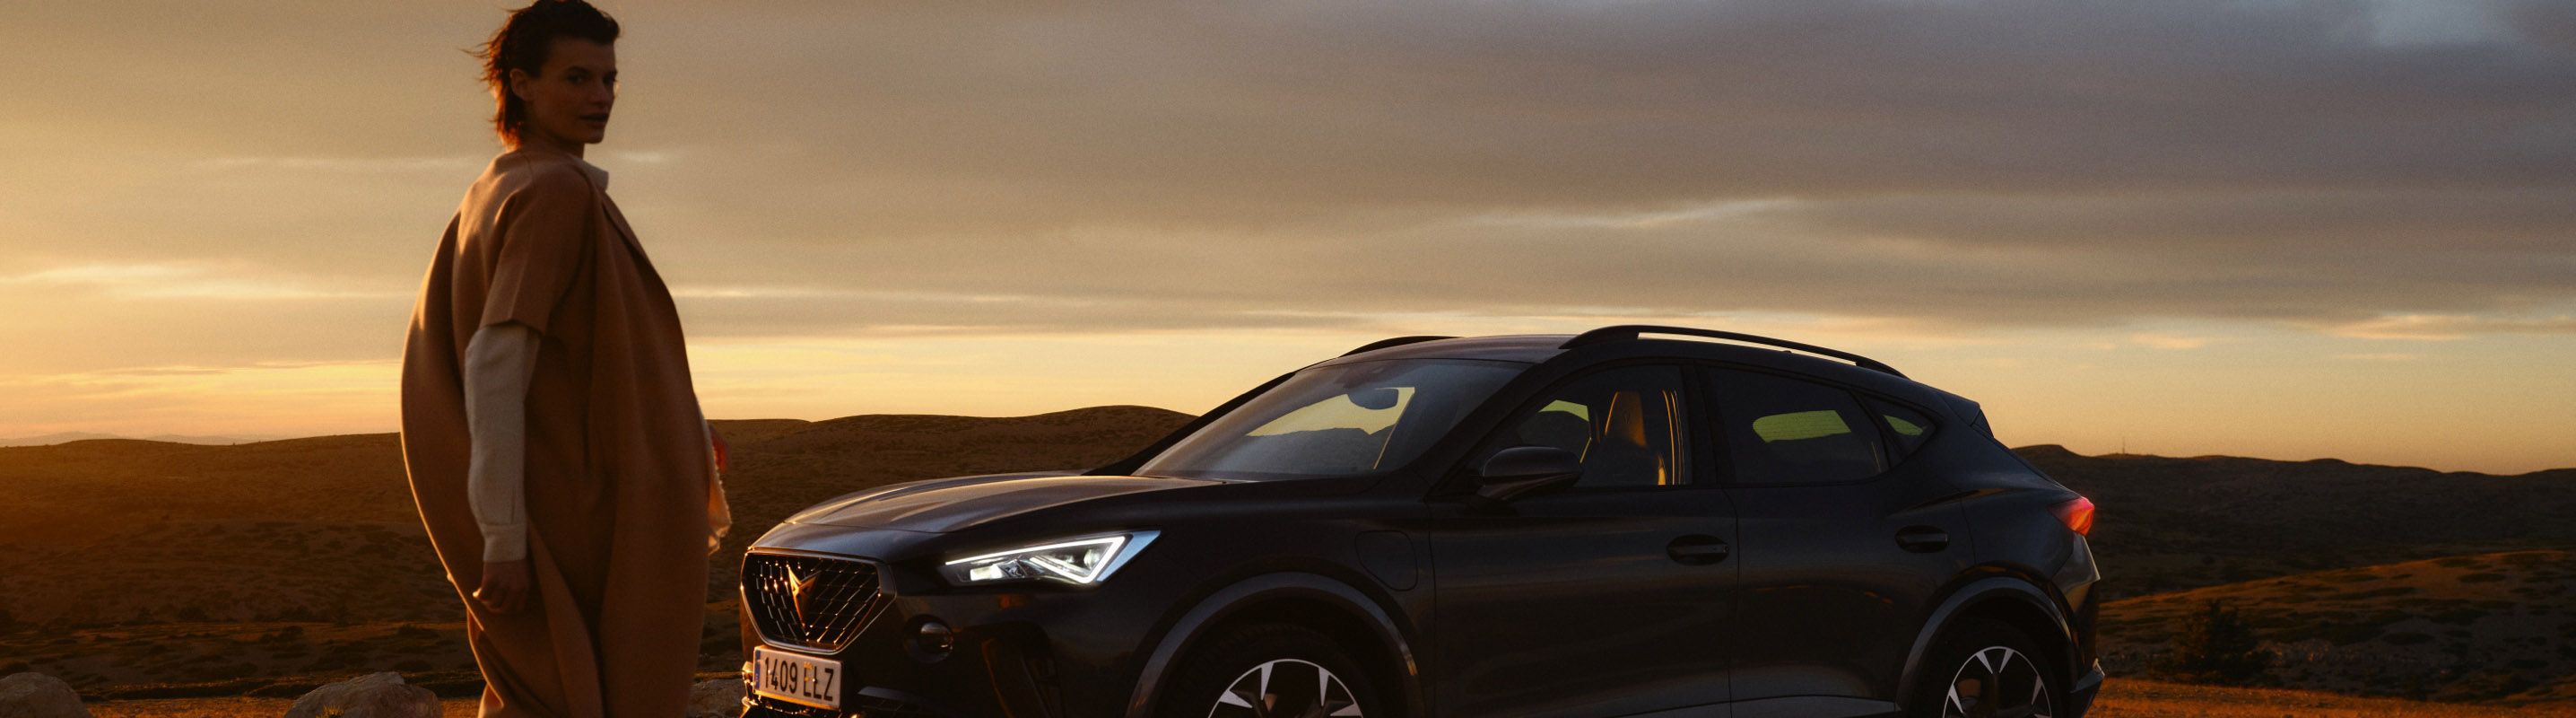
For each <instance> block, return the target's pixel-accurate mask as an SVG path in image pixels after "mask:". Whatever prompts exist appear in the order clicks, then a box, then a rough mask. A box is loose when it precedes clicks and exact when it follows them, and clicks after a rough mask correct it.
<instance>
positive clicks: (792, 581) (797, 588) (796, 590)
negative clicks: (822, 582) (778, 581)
mask: <svg viewBox="0 0 2576 718" xmlns="http://www.w3.org/2000/svg"><path fill="white" fill-rule="evenodd" d="M814 578H822V577H821V576H816V577H814ZM814 583H815V580H814V579H813V578H804V577H801V576H797V575H796V569H793V568H790V569H787V600H788V601H790V602H792V603H794V604H795V605H796V621H797V622H798V623H809V622H810V621H807V620H806V618H805V589H809V588H813V587H814Z"/></svg>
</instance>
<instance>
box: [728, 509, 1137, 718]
mask: <svg viewBox="0 0 2576 718" xmlns="http://www.w3.org/2000/svg"><path fill="white" fill-rule="evenodd" d="M754 550H755V551H759V550H761V549H759V548H755V549H754ZM843 556H844V557H845V558H848V559H852V560H869V559H864V558H861V557H858V556H848V555H843ZM870 562H871V563H874V561H872V560H871V561H870ZM879 565H881V566H883V565H884V564H879ZM883 570H884V571H885V572H886V575H887V578H886V580H884V581H883V582H882V584H881V589H880V590H881V591H882V592H884V594H885V595H886V596H887V597H888V599H889V600H888V602H887V604H886V607H885V609H884V610H883V612H881V613H879V614H877V615H876V616H875V617H874V618H873V619H871V620H869V622H868V623H867V624H866V626H865V627H864V628H862V629H860V630H859V632H858V633H857V634H856V635H855V636H854V637H852V638H851V639H850V641H849V642H848V643H847V644H846V645H843V646H841V647H840V648H839V649H837V650H831V651H822V650H817V649H814V648H808V647H799V646H793V645H788V644H785V643H783V642H779V641H772V640H769V639H767V638H766V637H764V636H762V635H760V632H759V630H758V629H757V624H756V621H754V619H753V617H752V615H751V611H752V610H753V609H752V607H751V605H750V604H751V602H750V601H746V602H745V606H744V608H743V614H742V625H743V629H742V631H743V645H744V646H745V647H746V648H745V652H744V653H745V655H744V657H745V658H746V659H748V658H750V649H749V647H753V646H767V647H769V648H772V649H775V650H783V651H791V652H795V653H800V654H804V655H808V656H816V657H821V658H825V659H829V660H833V661H837V662H839V663H840V665H841V671H842V674H843V676H844V679H843V684H842V690H841V701H840V703H841V707H840V709H839V710H830V709H820V708H812V707H808V706H800V705H796V704H793V703H788V702H785V701H779V700H775V699H769V698H763V697H761V696H759V695H758V694H757V693H752V692H750V691H748V690H747V691H746V692H745V694H746V696H747V698H746V699H745V701H744V704H745V707H746V709H747V710H746V712H745V714H744V715H746V716H788V717H794V718H843V717H844V716H854V715H865V716H869V717H870V718H884V717H887V716H899V717H903V718H929V717H931V716H949V717H965V716H987V715H1010V716H1042V717H1054V716H1095V715H1119V714H1123V713H1124V712H1125V709H1126V705H1127V702H1128V701H1129V699H1130V698H1131V697H1132V694H1133V690H1134V687H1135V685H1136V678H1137V671H1138V670H1140V669H1139V667H1138V666H1139V665H1140V664H1139V663H1138V660H1137V659H1138V658H1139V657H1140V656H1141V654H1142V653H1143V649H1142V648H1141V646H1143V645H1146V644H1145V641H1147V640H1149V639H1150V638H1151V637H1152V636H1153V634H1155V629H1156V623H1157V620H1158V619H1159V618H1160V616H1159V615H1158V614H1155V613H1152V612H1150V611H1149V610H1148V609H1149V608H1151V607H1162V606H1169V605H1172V603H1173V602H1174V601H1175V600H1176V599H1177V598H1178V597H1176V596H1162V595H1155V594H1154V593H1153V588H1154V587H1152V586H1147V585H1143V584H1142V583H1141V582H1132V583H1123V584H1122V583H1121V582H1118V581H1109V582H1104V583H1103V584H1101V585H1099V586H1093V587H1088V588H1076V587H1071V586H1061V587H1060V586H1057V585H1053V584H1046V585H1038V586H1022V587H1018V588H1016V589H1014V590H1006V591H972V592H968V591H958V590H956V589H951V588H948V587H947V586H946V585H945V584H944V582H940V581H939V580H938V579H937V578H936V577H931V576H907V575H905V574H904V570H903V569H902V568H900V567H893V566H889V567H886V568H885V569H883ZM932 623H937V624H940V625H943V626H946V627H947V628H948V631H949V635H950V636H951V644H952V647H951V648H950V649H949V650H947V651H937V650H934V649H932V648H931V647H930V645H929V643H928V642H926V641H924V640H922V627H923V626H925V625H928V624H932ZM746 665H747V664H746ZM744 678H745V679H746V680H748V678H749V676H748V675H746V676H744Z"/></svg>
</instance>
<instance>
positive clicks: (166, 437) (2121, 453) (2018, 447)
mask: <svg viewBox="0 0 2576 718" xmlns="http://www.w3.org/2000/svg"><path fill="white" fill-rule="evenodd" d="M1118 408H1142V409H1152V410H1156V411H1164V412H1170V413H1173V414H1180V415H1183V416H1192V415H1193V414H1189V413H1187V412H1180V411H1174V410H1172V409H1167V408H1163V407H1159V406H1147V405H1143V404H1101V405H1095V406H1083V407H1075V408H1071V409H1059V410H1055V411H1042V412H1037V413H1033V414H1019V415H1013V416H974V415H965V414H849V415H845V416H835V417H828V418H822V419H800V418H795V417H783V416H770V417H751V418H742V419H729V418H715V417H709V419H710V420H712V421H716V422H755V421H795V422H803V423H807V424H818V423H823V422H831V421H841V420H845V419H862V418H867V417H872V416H943V417H959V418H968V419H1024V418H1029V417H1034V416H1045V415H1048V414H1065V413H1073V412H1081V411H1090V410H1094V409H1118ZM58 433H59V434H73V433H85V432H58ZM400 433H401V432H400V431H398V430H396V431H368V432H350V433H336V434H311V435H300V436H266V437H250V436H205V435H184V434H167V433H164V434H155V435H149V436H126V435H88V436H83V437H81V438H75V439H66V440H62V441H56V442H48V443H43V444H19V443H14V442H19V441H25V440H29V439H40V438H46V437H47V436H52V435H36V436H0V449H16V448H38V447H45V446H59V445H62V444H66V443H72V442H76V441H94V440H100V439H109V440H125V441H151V442H161V443H179V444H188V445H193V446H248V445H252V444H265V443H271V442H278V441H301V440H305V439H327V438H333V437H342V436H377V435H383V434H397V435H398V434H400ZM172 437H177V438H189V439H228V440H231V441H227V442H224V443H210V442H204V441H174V440H173V439H172ZM1999 440H2000V439H1999ZM2002 443H2003V444H2004V446H2005V448H2007V449H2010V450H2012V451H2014V452H2023V451H2028V450H2032V449H2046V448H2055V449H2059V450H2062V451H2066V452H2068V453H2071V454H2075V455H2077V456H2081V457H2084V458H2089V459H2113V458H2136V459H2171V460H2181V461H2190V460H2199V459H2248V460H2254V461H2270V462H2278V463H2285V464H2299V463H2311V462H2318V461H2335V462H2342V463H2346V464H2352V465H2355V466H2372V467H2381V468H2396V469H2424V470H2428V471H2435V472H2440V473H2443V474H2462V473H2466V474H2478V475H2482V476H2493V477H2497V478H2517V477H2521V476H2527V475H2531V474H2539V473H2548V472H2555V471H2576V465H2571V466H2557V467H2547V468H2541V469H2533V470H2530V471H2522V472H2514V473H2496V472H2488V471H2475V470H2470V469H2459V468H2444V467H2439V466H2419V465H2412V464H2387V463H2374V462H2364V461H2351V460H2347V459H2343V458H2339V457H2333V456H2316V457H2308V458H2289V457H2276V456H2244V455H2238V454H2181V453H2174V454H2159V453H2141V452H2133V451H2129V450H2127V449H2126V448H2125V447H2123V448H2120V449H2117V450H2113V451H2108V452H2100V453H2088V452H2082V451H2076V450H2074V449H2072V448H2069V447H2067V446H2066V445H2064V444H2055V443H2035V444H2015V443H2013V442H2010V441H2004V442H2002Z"/></svg>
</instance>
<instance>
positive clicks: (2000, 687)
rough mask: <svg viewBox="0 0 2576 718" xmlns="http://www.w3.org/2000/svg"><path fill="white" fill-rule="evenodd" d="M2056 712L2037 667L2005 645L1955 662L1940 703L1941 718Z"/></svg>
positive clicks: (2029, 717)
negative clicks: (1948, 684) (1948, 686)
mask: <svg viewBox="0 0 2576 718" xmlns="http://www.w3.org/2000/svg"><path fill="white" fill-rule="evenodd" d="M2056 712H2057V711H2056V706H2055V705H2054V704H2053V703H2052V702H2051V699H2050V698H2049V693H2048V677H2047V676H2046V675H2044V674H2042V673H2040V670H2039V664H2037V663H2033V662H2031V660H2030V657H2029V656H2024V655H2022V653H2021V652H2020V651H2016V650H2013V649H2011V648H2009V647H2005V646H1989V647H1987V648H1985V649H1984V650H1980V651H1977V652H1976V653H1971V654H1968V659H1967V660H1965V661H1961V662H1959V670H1958V671H1957V672H1955V673H1952V674H1951V676H1950V692H1949V695H1948V697H1947V698H1945V699H1944V700H1943V701H1942V704H1941V718H2049V717H2050V716H2051V715H2053V714H2055V713H2056Z"/></svg>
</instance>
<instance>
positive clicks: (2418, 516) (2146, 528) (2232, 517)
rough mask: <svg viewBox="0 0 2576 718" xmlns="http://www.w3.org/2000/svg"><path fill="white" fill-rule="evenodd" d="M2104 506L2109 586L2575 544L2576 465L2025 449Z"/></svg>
mask: <svg viewBox="0 0 2576 718" xmlns="http://www.w3.org/2000/svg"><path fill="white" fill-rule="evenodd" d="M2015 451H2016V452H2017V453H2019V454H2021V456H2022V458H2024V459H2027V460H2029V461H2030V462H2031V464H2032V465H2034V466H2037V467H2039V469H2040V470H2042V471H2045V472H2048V474H2049V475H2050V476H2052V477H2055V478H2056V479H2057V480H2058V481H2059V482H2060V483H2064V484H2066V485H2067V487H2068V488H2072V489H2075V490H2077V491H2080V492H2083V493H2084V495H2085V496H2087V497H2090V498H2092V499H2093V503H2094V504H2095V505H2096V506H2098V507H2099V508H2098V510H2097V513H2096V514H2095V516H2096V519H2095V521H2096V523H2095V524H2094V528H2093V550H2094V553H2095V554H2096V555H2097V556H2098V557H2099V558H2100V559H2101V562H2102V565H2103V566H2104V567H2105V568H2104V571H2105V574H2106V578H2105V581H2104V586H2103V591H2104V595H2105V596H2107V597H2110V598H2122V597H2128V596H2138V595H2144V594H2151V593H2162V592H2168V591H2179V590H2185V589H2191V588H2199V587H2202V586H2214V585H2219V584H2225V583H2235V582H2239V581H2250V580H2255V579H2262V578H2271V577H2275V576H2288V575H2292V574H2299V573H2306V572H2311V571H2322V570H2327V569H2336V568H2353V567H2360V566H2372V565H2378V564H2384V563H2393V562H2398V561H2407V560H2413V559H2424V558H2435V557H2441V556H2456V555H2465V554H2479V553H2487V552H2494V551H2507V550H2515V549H2549V548H2576V520H2570V518H2569V517H2576V469H2554V470H2550V471H2542V472H2535V473H2529V474H2522V475H2519V476H2494V475H2489V474H2477V473H2467V472H2449V473H2446V472H2439V471H2433V470H2431V469H2419V468H2409V467H2398V466H2372V465H2365V464H2353V463H2347V462H2343V461H2336V460H2333V459H2320V460H2315V461H2272V460H2267V459H2248V458H2239V457H2229V456H2206V457H2195V458H2168V457H2161V456H2130V455H2108V456H2082V455H2078V454H2075V453H2073V452H2069V451H2067V450H2066V449H2064V448H2062V447H2058V446H2053V445H2044V446H2031V447H2023V448H2021V449H2016V450H2015Z"/></svg>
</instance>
